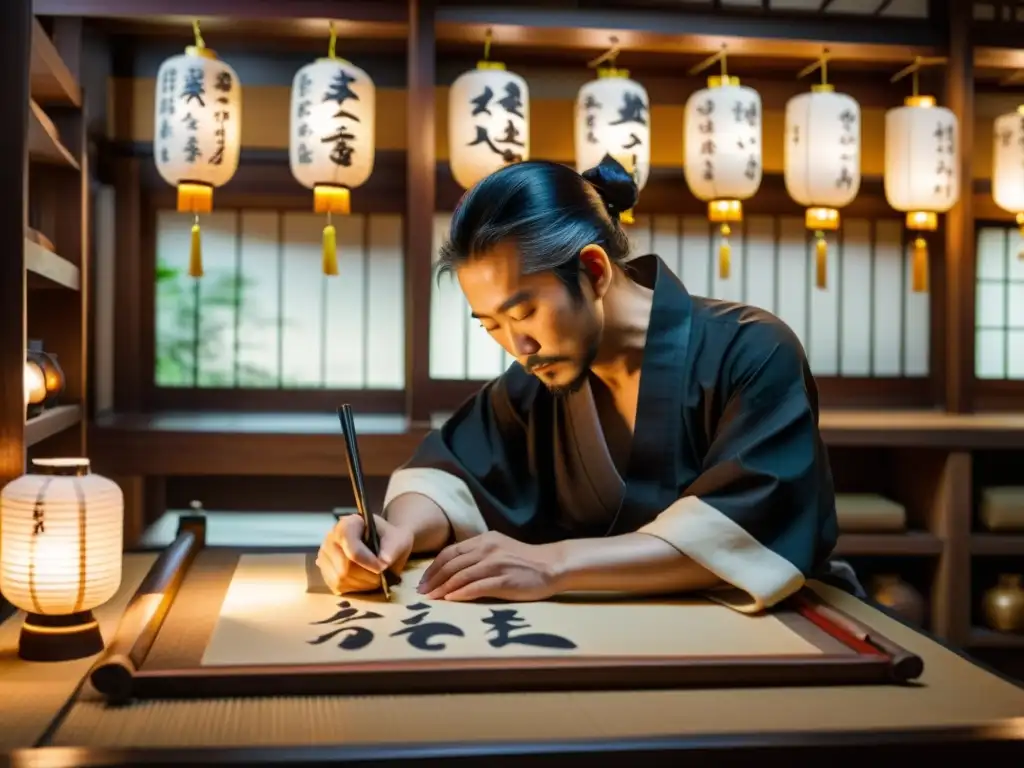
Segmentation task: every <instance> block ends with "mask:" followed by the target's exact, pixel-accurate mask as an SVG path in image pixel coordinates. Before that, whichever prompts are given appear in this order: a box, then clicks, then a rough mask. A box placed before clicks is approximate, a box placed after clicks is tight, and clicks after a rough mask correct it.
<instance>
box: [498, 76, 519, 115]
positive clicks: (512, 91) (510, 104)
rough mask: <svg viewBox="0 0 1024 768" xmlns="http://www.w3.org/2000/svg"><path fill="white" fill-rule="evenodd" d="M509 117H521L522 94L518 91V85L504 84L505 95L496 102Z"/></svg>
mask: <svg viewBox="0 0 1024 768" xmlns="http://www.w3.org/2000/svg"><path fill="white" fill-rule="evenodd" d="M498 103H499V104H500V105H501V106H502V108H504V110H505V111H506V112H508V113H509V114H510V115H515V116H516V117H522V116H523V94H522V92H521V91H520V90H519V84H518V83H513V82H508V83H505V95H504V96H503V97H502V99H501V101H499V102H498Z"/></svg>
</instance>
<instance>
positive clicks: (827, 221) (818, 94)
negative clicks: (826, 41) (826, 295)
mask: <svg viewBox="0 0 1024 768" xmlns="http://www.w3.org/2000/svg"><path fill="white" fill-rule="evenodd" d="M785 137H786V140H785V152H784V154H785V181H786V191H787V192H788V193H789V195H790V197H792V198H793V199H794V200H796V202H797V203H799V204H800V205H802V206H804V207H805V208H807V212H806V214H805V217H804V221H805V225H806V226H807V228H808V229H810V230H813V231H814V234H815V238H816V241H817V242H816V248H815V251H816V259H815V276H816V283H817V286H818V287H819V288H824V287H825V284H826V281H827V255H828V254H827V245H826V242H825V230H833V231H834V230H836V229H838V228H839V209H840V208H842V207H843V206H845V205H848V204H849V203H850V201H852V200H853V198H855V197H856V196H857V192H858V191H859V190H860V105H859V104H857V102H856V101H855V100H854V99H853V98H851V97H850V96H847V95H846V94H842V93H835V91H834V89H833V87H832V86H831V85H828V84H827V83H822V84H821V85H815V86H813V87H812V89H811V92H810V93H801V94H799V95H797V96H794V97H793V98H792V99H790V100H789V102H788V103H787V104H786V132H785Z"/></svg>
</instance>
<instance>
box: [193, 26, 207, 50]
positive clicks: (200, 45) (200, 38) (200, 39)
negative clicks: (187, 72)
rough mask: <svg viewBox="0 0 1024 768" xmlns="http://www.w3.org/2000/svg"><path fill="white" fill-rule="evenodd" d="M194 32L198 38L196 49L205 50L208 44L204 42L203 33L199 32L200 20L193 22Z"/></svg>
mask: <svg viewBox="0 0 1024 768" xmlns="http://www.w3.org/2000/svg"><path fill="white" fill-rule="evenodd" d="M192 32H193V33H194V34H195V36H196V48H199V49H202V48H205V47H206V43H205V42H203V33H202V32H200V31H199V19H193V20H192Z"/></svg>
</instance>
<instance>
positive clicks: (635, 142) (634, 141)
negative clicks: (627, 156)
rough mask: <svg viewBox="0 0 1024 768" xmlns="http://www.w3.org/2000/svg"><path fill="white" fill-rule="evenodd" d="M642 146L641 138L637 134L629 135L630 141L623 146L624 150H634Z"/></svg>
mask: <svg viewBox="0 0 1024 768" xmlns="http://www.w3.org/2000/svg"><path fill="white" fill-rule="evenodd" d="M641 144H643V142H642V141H640V137H639V136H637V135H636V134H635V133H631V134H629V141H627V142H626V143H625V144H623V145H622V148H623V149H632V148H633V147H638V146H640V145H641Z"/></svg>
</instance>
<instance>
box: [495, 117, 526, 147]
mask: <svg viewBox="0 0 1024 768" xmlns="http://www.w3.org/2000/svg"><path fill="white" fill-rule="evenodd" d="M498 143H499V144H515V145H516V146H517V147H521V146H523V142H522V141H520V140H519V129H518V128H516V126H515V123H513V122H512V121H511V120H509V121H508V123H506V124H505V133H504V134H503V135H502V137H501V138H500V139H498Z"/></svg>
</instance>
